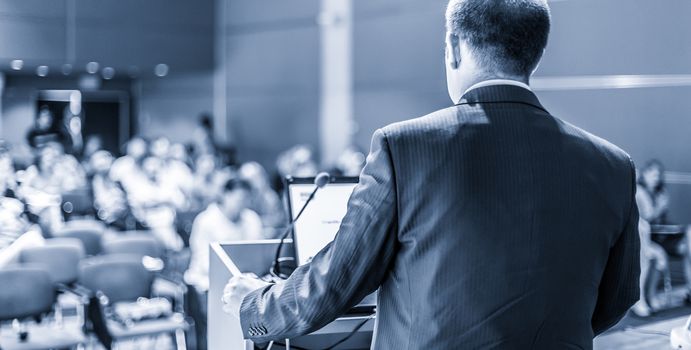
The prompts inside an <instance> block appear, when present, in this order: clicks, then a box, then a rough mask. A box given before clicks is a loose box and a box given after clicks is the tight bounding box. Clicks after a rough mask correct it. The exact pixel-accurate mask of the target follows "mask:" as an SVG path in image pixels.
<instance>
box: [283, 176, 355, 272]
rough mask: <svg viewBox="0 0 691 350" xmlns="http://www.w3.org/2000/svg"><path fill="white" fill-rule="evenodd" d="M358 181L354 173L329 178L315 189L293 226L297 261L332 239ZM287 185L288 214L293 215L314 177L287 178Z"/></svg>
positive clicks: (305, 260) (301, 261)
mask: <svg viewBox="0 0 691 350" xmlns="http://www.w3.org/2000/svg"><path fill="white" fill-rule="evenodd" d="M357 182H358V178H357V177H348V178H332V179H331V183H329V184H328V185H326V186H325V187H324V188H321V189H320V190H319V191H317V194H316V195H315V196H314V199H313V200H312V202H311V203H310V204H309V205H308V206H307V208H306V209H305V211H304V212H303V213H302V216H300V219H298V220H297V222H296V223H295V226H294V228H293V238H294V245H295V254H296V258H297V263H298V265H303V264H306V263H308V262H310V261H311V260H312V258H313V257H314V256H315V255H316V254H317V253H318V252H319V251H320V250H322V248H324V247H325V246H326V245H327V244H329V242H331V241H333V239H334V237H335V236H336V233H337V232H338V228H339V227H340V226H341V220H343V217H344V216H345V214H346V211H347V209H348V199H349V198H350V195H351V194H352V193H353V189H354V188H355V185H357ZM287 185H288V204H289V208H290V215H291V216H292V218H295V217H296V216H297V215H298V213H299V212H300V209H301V208H302V206H303V205H304V204H305V202H306V201H307V199H308V198H309V196H310V194H311V193H312V191H314V178H290V179H288V181H287Z"/></svg>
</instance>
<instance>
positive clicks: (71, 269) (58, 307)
mask: <svg viewBox="0 0 691 350" xmlns="http://www.w3.org/2000/svg"><path fill="white" fill-rule="evenodd" d="M84 257H85V252H84V247H83V245H82V243H81V241H79V240H78V239H76V238H55V239H48V240H46V244H45V245H44V246H38V247H29V248H25V249H23V250H22V251H21V253H20V255H19V262H20V263H21V264H24V265H27V264H28V265H31V266H40V267H41V268H43V269H45V270H46V271H47V272H48V274H49V276H50V279H51V281H52V282H53V286H54V287H55V289H56V292H57V302H56V304H55V319H56V321H57V322H58V324H61V323H62V321H63V313H64V311H65V310H70V311H72V310H74V312H75V313H76V315H77V321H78V323H79V324H80V325H84V308H85V306H86V304H87V303H88V291H85V290H84V289H83V288H81V287H80V286H79V285H78V284H77V280H78V279H79V262H80V260H81V259H83V258H84Z"/></svg>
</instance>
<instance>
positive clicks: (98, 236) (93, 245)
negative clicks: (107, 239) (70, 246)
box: [54, 227, 103, 255]
mask: <svg viewBox="0 0 691 350" xmlns="http://www.w3.org/2000/svg"><path fill="white" fill-rule="evenodd" d="M54 236H55V238H76V239H78V240H80V241H81V242H82V244H83V245H84V252H85V253H86V255H98V254H101V252H102V251H103V247H102V245H101V240H102V238H103V231H101V230H98V229H96V228H95V227H93V228H88V227H66V228H63V229H61V230H59V231H58V232H56V233H55V235H54Z"/></svg>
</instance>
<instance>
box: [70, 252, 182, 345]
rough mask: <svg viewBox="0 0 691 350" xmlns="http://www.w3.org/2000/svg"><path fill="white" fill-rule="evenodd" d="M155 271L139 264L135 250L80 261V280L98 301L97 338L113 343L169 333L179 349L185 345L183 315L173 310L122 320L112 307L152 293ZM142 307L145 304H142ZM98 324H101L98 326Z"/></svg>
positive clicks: (132, 304)
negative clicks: (149, 317)
mask: <svg viewBox="0 0 691 350" xmlns="http://www.w3.org/2000/svg"><path fill="white" fill-rule="evenodd" d="M153 280H154V273H152V272H151V271H149V270H147V269H146V267H144V265H143V264H142V257H141V256H140V255H137V254H133V255H130V254H109V255H101V256H98V257H92V258H88V259H85V260H83V261H82V262H81V264H80V277H79V281H80V284H81V285H83V286H85V287H86V288H88V289H89V290H91V291H92V293H93V295H96V296H97V297H98V300H99V302H100V312H98V313H97V314H98V315H99V317H100V319H96V320H92V322H93V323H94V327H95V328H96V329H95V331H96V332H97V334H98V333H99V332H100V333H105V334H106V336H105V337H103V336H101V337H100V338H99V339H101V341H102V342H103V339H108V340H110V341H111V343H110V344H103V345H104V346H106V347H107V348H110V347H111V346H112V345H113V343H116V342H120V341H124V340H129V339H133V338H141V337H154V336H159V335H163V334H170V335H171V336H172V337H173V339H175V343H176V346H177V348H178V349H185V347H186V345H185V341H186V339H185V331H186V330H187V323H186V322H185V319H184V315H182V314H181V313H177V312H173V313H170V314H166V315H161V316H160V317H157V318H151V319H144V320H122V319H121V318H119V317H118V316H117V313H116V312H115V308H116V307H117V306H118V303H125V304H127V305H129V306H131V307H137V305H139V304H138V299H139V298H149V297H151V294H152V293H151V292H152V284H153ZM141 307H144V306H143V305H142V306H141ZM98 327H101V328H100V329H98Z"/></svg>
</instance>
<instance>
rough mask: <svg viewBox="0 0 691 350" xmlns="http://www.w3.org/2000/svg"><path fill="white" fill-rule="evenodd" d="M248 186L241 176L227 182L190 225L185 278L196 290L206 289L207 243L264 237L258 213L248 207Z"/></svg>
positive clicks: (207, 276) (207, 275)
mask: <svg viewBox="0 0 691 350" xmlns="http://www.w3.org/2000/svg"><path fill="white" fill-rule="evenodd" d="M251 191H252V187H251V185H250V184H249V183H248V182H247V181H245V180H243V179H240V178H233V179H230V180H228V181H227V182H226V184H225V185H224V187H223V193H222V194H221V195H220V196H219V198H218V200H217V201H215V202H213V203H211V204H209V206H208V207H207V208H206V210H204V211H203V212H202V213H201V214H199V216H197V218H196V219H195V220H194V224H193V226H192V236H191V237H190V250H191V253H192V256H191V261H190V266H189V269H188V270H187V272H186V273H185V281H186V282H187V283H188V284H191V285H193V286H194V287H195V289H196V290H197V291H199V292H206V291H207V290H208V289H209V244H210V243H212V242H219V241H240V240H255V239H263V238H264V236H263V234H262V222H261V218H260V217H259V215H258V214H257V213H256V212H254V211H253V210H251V209H249V208H248V205H247V204H248V202H249V199H250V198H251Z"/></svg>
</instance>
